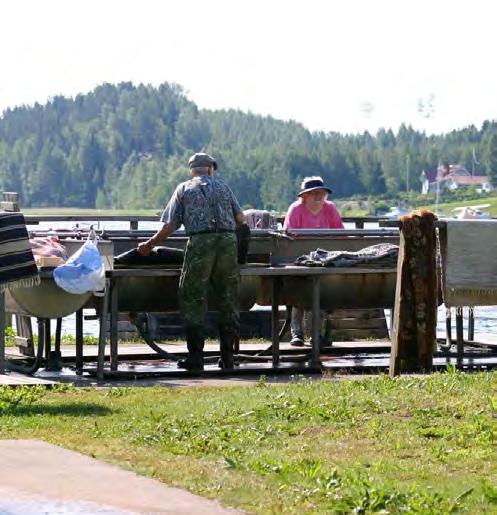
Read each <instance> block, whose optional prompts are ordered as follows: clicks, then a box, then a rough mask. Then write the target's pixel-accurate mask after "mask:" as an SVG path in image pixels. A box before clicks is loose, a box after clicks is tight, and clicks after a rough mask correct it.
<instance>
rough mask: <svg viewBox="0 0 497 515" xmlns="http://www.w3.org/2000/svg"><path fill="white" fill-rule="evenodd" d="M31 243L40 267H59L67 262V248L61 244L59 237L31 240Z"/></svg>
mask: <svg viewBox="0 0 497 515" xmlns="http://www.w3.org/2000/svg"><path fill="white" fill-rule="evenodd" d="M29 243H30V245H31V250H32V251H33V255H34V258H35V261H36V264H37V265H38V266H39V267H43V266H59V265H62V263H65V262H66V261H67V252H66V248H65V247H64V245H62V244H61V243H60V242H59V239H58V238H57V236H47V237H45V238H31V239H30V240H29Z"/></svg>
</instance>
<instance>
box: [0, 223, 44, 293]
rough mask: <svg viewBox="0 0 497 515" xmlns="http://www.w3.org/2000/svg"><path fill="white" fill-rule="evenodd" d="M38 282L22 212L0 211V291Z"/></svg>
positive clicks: (33, 284) (38, 277)
mask: <svg viewBox="0 0 497 515" xmlns="http://www.w3.org/2000/svg"><path fill="white" fill-rule="evenodd" d="M39 283H40V276H39V275H38V268H37V266H36V263H35V260H34V257H33V252H32V250H31V246H30V245H29V239H28V231H27V229H26V222H25V220H24V215H23V214H22V213H0V291H3V290H5V289H6V288H17V287H30V286H36V285H37V284H39Z"/></svg>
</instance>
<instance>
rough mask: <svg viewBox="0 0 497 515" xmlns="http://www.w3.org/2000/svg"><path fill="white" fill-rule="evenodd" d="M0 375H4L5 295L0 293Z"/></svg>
mask: <svg viewBox="0 0 497 515" xmlns="http://www.w3.org/2000/svg"><path fill="white" fill-rule="evenodd" d="M0 374H5V293H4V292H3V291H2V292H0Z"/></svg>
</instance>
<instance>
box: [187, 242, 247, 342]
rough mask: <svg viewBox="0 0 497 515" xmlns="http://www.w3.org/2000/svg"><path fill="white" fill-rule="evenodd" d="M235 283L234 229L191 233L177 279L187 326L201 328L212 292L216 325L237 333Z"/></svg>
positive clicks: (236, 277)
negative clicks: (223, 231)
mask: <svg viewBox="0 0 497 515" xmlns="http://www.w3.org/2000/svg"><path fill="white" fill-rule="evenodd" d="M238 283H239V273H238V261H237V240H236V236H235V234H234V233H207V234H195V235H193V236H190V239H189V240H188V244H187V246H186V251H185V260H184V263H183V269H182V271H181V278H180V282H179V294H180V304H181V309H182V311H183V315H184V317H185V324H186V326H187V327H191V328H195V329H197V330H199V331H200V332H203V329H204V326H205V315H206V311H207V298H208V296H212V297H213V299H214V300H215V303H216V307H217V311H218V325H219V329H220V330H222V331H228V332H235V333H238V328H239V310H238ZM209 292H210V293H211V295H209Z"/></svg>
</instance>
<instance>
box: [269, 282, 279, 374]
mask: <svg viewBox="0 0 497 515" xmlns="http://www.w3.org/2000/svg"><path fill="white" fill-rule="evenodd" d="M271 290H272V291H271V299H272V300H271V302H272V305H271V341H272V343H271V350H272V354H273V367H277V366H278V365H279V363H280V337H279V332H280V306H279V304H280V302H279V301H280V278H279V277H277V276H273V277H272V280H271Z"/></svg>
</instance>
